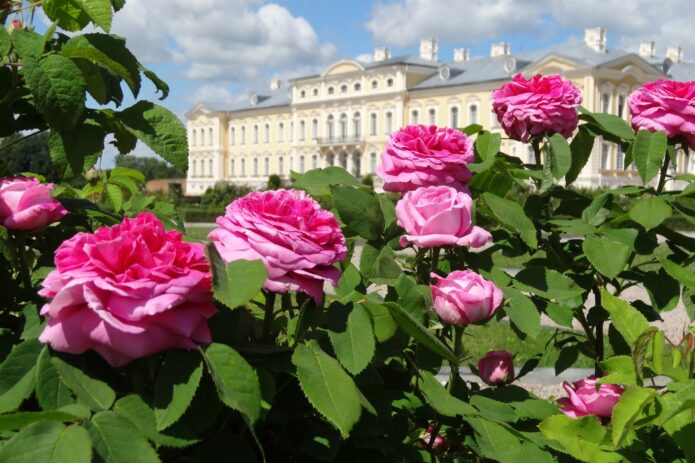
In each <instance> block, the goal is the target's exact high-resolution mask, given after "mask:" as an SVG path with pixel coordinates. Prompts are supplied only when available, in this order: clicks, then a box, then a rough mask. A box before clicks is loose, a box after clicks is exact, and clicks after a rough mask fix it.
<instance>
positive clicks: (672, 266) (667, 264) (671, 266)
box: [659, 257, 695, 289]
mask: <svg viewBox="0 0 695 463" xmlns="http://www.w3.org/2000/svg"><path fill="white" fill-rule="evenodd" d="M659 261H660V262H661V265H662V266H663V267H664V270H666V273H668V274H669V275H671V276H672V277H673V278H675V279H676V280H677V281H678V282H679V283H680V284H682V285H683V286H687V287H688V288H691V289H695V275H694V274H693V272H692V271H690V270H687V269H685V268H683V267H681V266H680V265H679V264H677V263H675V262H673V261H672V260H671V259H668V258H666V257H659Z"/></svg>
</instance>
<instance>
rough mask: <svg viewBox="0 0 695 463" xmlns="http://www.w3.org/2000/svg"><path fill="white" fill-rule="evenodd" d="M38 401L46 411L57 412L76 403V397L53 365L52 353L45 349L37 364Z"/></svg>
mask: <svg viewBox="0 0 695 463" xmlns="http://www.w3.org/2000/svg"><path fill="white" fill-rule="evenodd" d="M35 393H36V399H37V400H38V401H39V405H41V408H43V409H44V410H55V409H58V408H60V407H63V406H65V405H70V404H73V403H75V397H74V396H73V395H72V392H70V389H69V388H68V386H67V385H66V384H65V383H64V382H63V380H62V379H60V375H59V374H58V370H56V369H55V367H54V366H53V364H52V363H51V353H50V351H49V349H48V347H44V348H43V350H42V351H41V354H40V355H39V358H38V361H37V362H36V391H35Z"/></svg>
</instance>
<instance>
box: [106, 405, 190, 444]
mask: <svg viewBox="0 0 695 463" xmlns="http://www.w3.org/2000/svg"><path fill="white" fill-rule="evenodd" d="M113 410H114V411H115V412H116V413H118V414H119V415H121V416H123V417H125V418H127V419H128V420H129V421H130V422H131V423H133V425H134V426H135V427H136V428H138V430H139V431H140V432H141V433H142V434H143V435H144V436H145V437H147V438H148V439H149V440H151V441H152V442H154V443H156V444H158V445H163V446H165V447H186V446H188V445H191V444H194V443H195V442H197V441H196V440H186V439H179V438H176V437H171V436H167V435H164V434H160V433H159V431H158V430H157V423H156V419H155V416H154V411H152V409H151V408H150V407H149V405H147V404H146V403H145V401H144V400H142V398H141V397H140V396H138V395H135V394H131V395H127V396H125V397H122V398H120V399H118V401H116V403H115V404H114V406H113Z"/></svg>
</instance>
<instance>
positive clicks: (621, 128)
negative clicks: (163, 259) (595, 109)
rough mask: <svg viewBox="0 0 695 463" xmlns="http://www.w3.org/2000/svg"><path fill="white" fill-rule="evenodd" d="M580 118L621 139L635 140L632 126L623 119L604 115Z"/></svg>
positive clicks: (586, 114) (588, 115) (582, 115)
mask: <svg viewBox="0 0 695 463" xmlns="http://www.w3.org/2000/svg"><path fill="white" fill-rule="evenodd" d="M579 118H580V119H582V120H585V121H587V122H589V123H590V124H591V125H594V126H596V127H598V128H599V129H601V130H603V131H604V132H607V133H609V134H611V135H614V136H615V137H617V138H619V139H622V140H627V141H629V140H632V139H633V138H635V134H634V133H633V132H632V129H631V128H630V125H629V124H628V123H627V122H626V121H625V119H623V118H622V117H618V116H613V115H612V114H603V113H584V114H581V115H580V116H579Z"/></svg>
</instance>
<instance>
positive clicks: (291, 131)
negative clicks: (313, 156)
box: [290, 121, 294, 143]
mask: <svg viewBox="0 0 695 463" xmlns="http://www.w3.org/2000/svg"><path fill="white" fill-rule="evenodd" d="M293 141H294V121H292V122H290V143H291V142H293Z"/></svg>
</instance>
